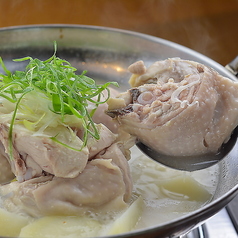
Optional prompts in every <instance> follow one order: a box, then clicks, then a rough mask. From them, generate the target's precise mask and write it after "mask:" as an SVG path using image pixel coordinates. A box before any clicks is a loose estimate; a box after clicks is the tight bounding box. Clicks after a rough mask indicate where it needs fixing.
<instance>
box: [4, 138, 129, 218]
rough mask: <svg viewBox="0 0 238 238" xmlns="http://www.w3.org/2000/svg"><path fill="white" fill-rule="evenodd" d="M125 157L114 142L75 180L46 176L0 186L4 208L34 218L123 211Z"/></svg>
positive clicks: (126, 187) (126, 198)
mask: <svg viewBox="0 0 238 238" xmlns="http://www.w3.org/2000/svg"><path fill="white" fill-rule="evenodd" d="M124 153H125V149H124V147H123V144H122V143H119V142H117V143H114V144H112V145H111V146H110V147H109V148H107V149H105V150H103V151H101V152H100V153H99V154H98V155H97V156H96V157H94V158H93V159H92V160H91V161H88V163H87V165H86V167H85V169H84V170H83V171H82V172H81V173H80V174H79V175H78V176H76V177H75V178H59V177H55V176H51V175H48V176H41V177H38V178H33V179H30V180H27V181H24V182H22V183H19V182H18V181H16V182H12V183H10V184H7V185H4V186H1V187H0V195H1V196H2V198H3V206H4V207H5V208H6V209H7V210H9V211H14V212H20V213H27V214H29V215H31V216H33V217H39V216H42V215H79V214H81V215H82V214H85V213H88V212H90V211H94V212H98V211H100V212H108V211H117V210H120V209H123V208H126V207H127V202H128V201H129V199H130V196H131V191H132V181H131V176H130V170H129V166H128V162H127V159H126V158H125V154H124Z"/></svg>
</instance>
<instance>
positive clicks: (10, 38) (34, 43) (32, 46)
mask: <svg viewBox="0 0 238 238" xmlns="http://www.w3.org/2000/svg"><path fill="white" fill-rule="evenodd" d="M53 41H57V45H58V50H57V55H58V56H59V57H61V58H64V59H66V60H68V61H69V62H70V63H71V64H72V65H73V66H75V67H76V68H78V70H79V71H82V70H88V75H89V76H91V77H93V78H95V79H97V80H108V81H118V82H119V83H120V84H121V85H122V86H123V87H125V88H126V87H128V85H127V82H126V81H127V79H128V78H129V75H128V72H127V67H128V66H129V65H130V64H131V63H133V62H135V61H137V60H143V61H144V62H145V64H146V65H150V64H151V63H153V62H154V61H157V60H162V59H166V58H169V57H180V58H182V59H188V60H194V61H197V62H200V63H203V64H205V65H207V66H210V67H212V68H214V69H215V70H216V71H218V72H219V73H220V74H222V75H224V76H226V77H229V78H231V79H233V80H237V79H236V77H235V76H234V75H233V74H232V73H230V72H229V71H228V70H227V69H226V68H225V67H223V66H221V65H219V64H218V63H216V62H214V61H213V60H211V59H209V58H207V57H205V56H204V55H201V54H199V53H197V52H195V51H193V50H190V49H188V48H186V47H183V46H181V45H178V44H175V43H172V42H169V41H166V40H163V39H160V38H156V37H152V36H148V35H144V34H139V33H134V32H129V31H124V30H117V29H111V28H104V27H93V26H91V27H90V26H79V25H37V26H22V27H10V28H2V29H0V56H1V57H2V58H3V60H4V62H5V63H6V66H7V67H8V69H10V70H19V69H20V68H21V67H24V66H25V65H24V63H22V64H21V65H20V68H19V63H18V64H16V63H14V62H12V59H14V58H20V57H25V56H32V57H37V58H40V59H46V58H48V57H50V56H51V55H52V53H53ZM237 157H238V145H236V146H235V147H234V149H233V150H232V151H231V153H230V154H229V155H228V156H227V157H226V158H225V159H224V160H223V161H221V162H220V164H219V184H218V187H217V189H216V192H215V194H214V197H213V199H212V201H211V202H209V203H208V204H207V205H205V206H204V207H202V208H200V209H198V210H196V211H194V212H191V213H189V214H188V215H185V216H183V217H181V218H179V219H175V220H173V221H170V222H167V223H164V224H162V225H161V224H160V225H157V226H153V227H149V228H147V229H143V230H139V231H134V232H130V233H126V234H122V235H118V236H115V237H160V238H163V237H177V236H179V235H181V234H184V233H186V232H187V231H189V230H191V229H192V228H194V227H195V226H197V225H198V224H200V223H202V222H204V221H205V220H206V219H207V218H209V217H211V216H212V215H214V214H215V213H217V212H218V211H219V210H220V209H222V208H223V207H224V206H226V205H227V204H228V203H229V202H230V201H231V200H232V199H233V198H234V196H235V195H236V193H237V191H238V158H237Z"/></svg>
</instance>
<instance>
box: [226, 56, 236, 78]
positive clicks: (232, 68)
mask: <svg viewBox="0 0 238 238" xmlns="http://www.w3.org/2000/svg"><path fill="white" fill-rule="evenodd" d="M225 67H226V69H228V70H229V71H230V72H231V73H232V74H234V75H235V76H236V77H237V78H238V56H236V58H235V59H234V60H232V61H231V62H230V63H229V64H227V65H226V66H225Z"/></svg>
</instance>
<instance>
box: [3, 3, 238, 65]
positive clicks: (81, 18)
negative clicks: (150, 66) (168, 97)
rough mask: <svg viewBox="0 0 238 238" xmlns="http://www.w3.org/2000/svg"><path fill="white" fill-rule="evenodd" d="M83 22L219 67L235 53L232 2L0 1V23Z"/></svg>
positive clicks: (235, 6) (236, 18)
mask: <svg viewBox="0 0 238 238" xmlns="http://www.w3.org/2000/svg"><path fill="white" fill-rule="evenodd" d="M32 24H83V25H96V26H106V27H115V28H120V29H126V30H132V31H137V32H141V33H145V34H149V35H153V36H157V37H161V38H164V39H167V40H170V41H173V42H176V43H179V44H181V45H184V46H187V47H189V48H191V49H194V50H196V51H198V52H200V53H202V54H204V55H206V56H208V57H210V58H212V59H213V60H215V61H217V62H218V63H220V64H222V65H226V64H227V63H229V62H230V61H231V60H232V59H233V58H235V57H236V56H237V55H238V0H225V1H224V0H0V27H8V26H17V25H32Z"/></svg>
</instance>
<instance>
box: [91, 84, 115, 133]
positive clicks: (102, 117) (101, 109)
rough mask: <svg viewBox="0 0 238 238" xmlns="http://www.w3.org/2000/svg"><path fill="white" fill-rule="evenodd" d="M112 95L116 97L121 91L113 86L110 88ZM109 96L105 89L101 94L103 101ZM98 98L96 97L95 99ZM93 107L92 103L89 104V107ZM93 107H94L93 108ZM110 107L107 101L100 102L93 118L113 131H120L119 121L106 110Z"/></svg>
mask: <svg viewBox="0 0 238 238" xmlns="http://www.w3.org/2000/svg"><path fill="white" fill-rule="evenodd" d="M108 89H109V93H110V97H112V98H114V97H116V96H117V95H118V94H119V92H118V91H117V90H115V89H113V88H110V87H109V88H108ZM107 98H108V92H107V91H106V90H105V92H104V93H103V94H102V95H101V100H100V101H101V102H103V101H105V100H106V99H107ZM95 100H96V99H95ZM90 107H92V104H90V105H89V109H90ZM92 109H93V108H92ZM107 109H108V105H107V103H102V104H99V105H98V107H97V109H96V111H95V113H94V115H93V117H92V119H93V121H94V122H95V123H97V124H100V123H102V124H104V125H105V126H106V127H107V128H108V129H110V130H111V131H112V132H113V133H117V132H118V123H117V122H116V121H115V120H112V118H111V117H110V116H108V115H107V114H106V113H105V111H106V110H107Z"/></svg>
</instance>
